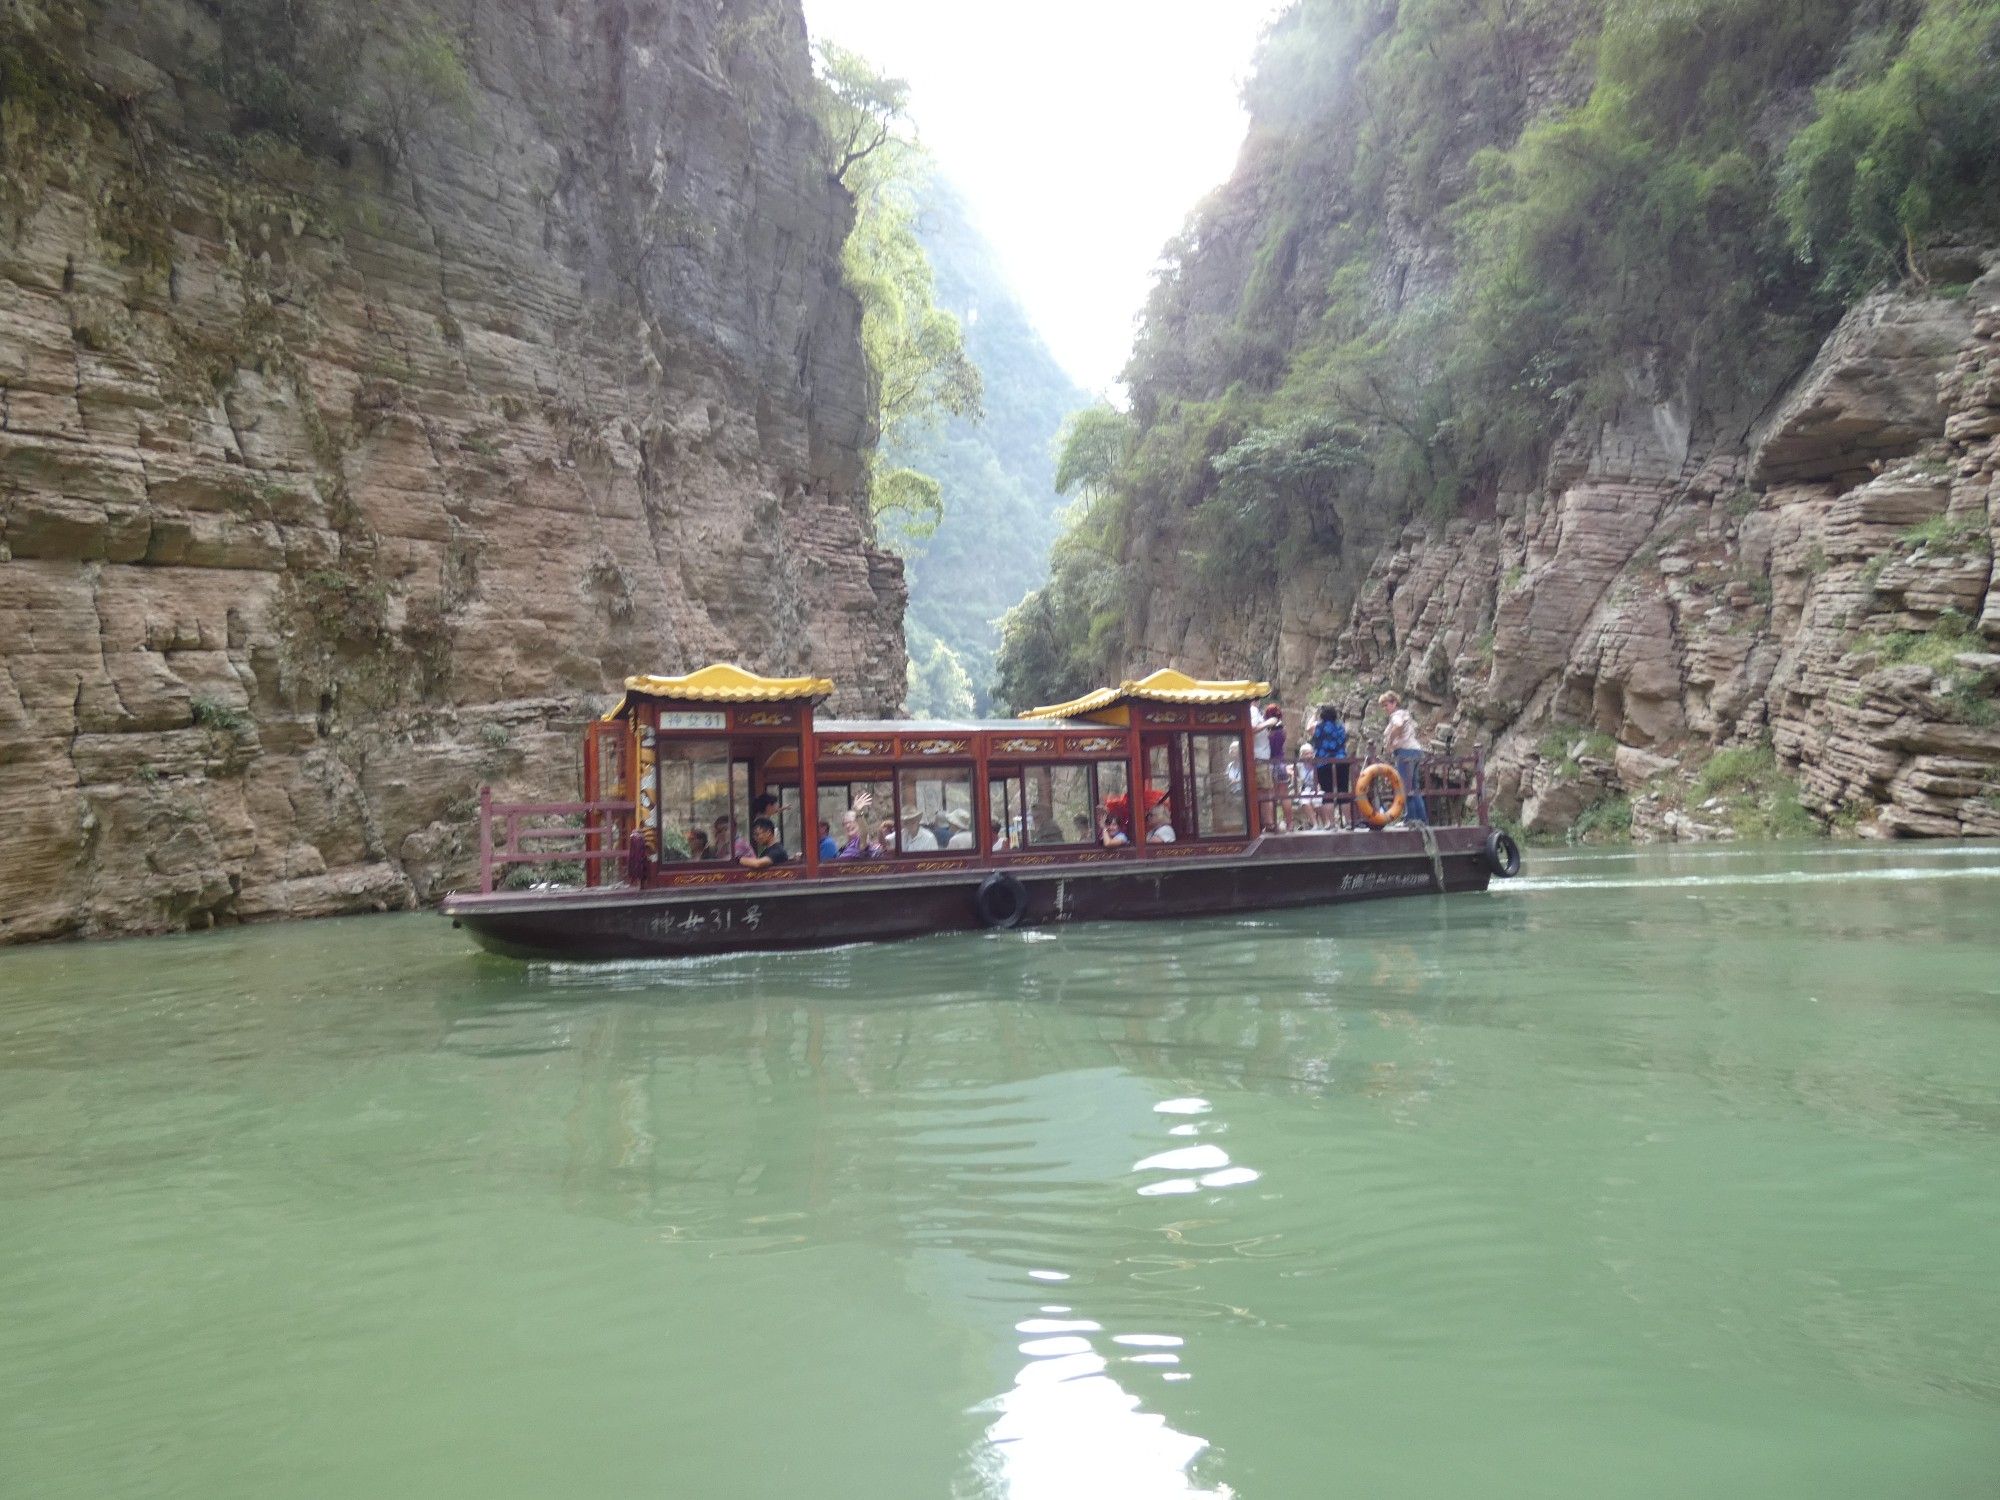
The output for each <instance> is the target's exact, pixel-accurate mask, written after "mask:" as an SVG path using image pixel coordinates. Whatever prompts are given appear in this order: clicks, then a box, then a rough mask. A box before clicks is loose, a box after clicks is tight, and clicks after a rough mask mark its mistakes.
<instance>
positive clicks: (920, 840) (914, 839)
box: [901, 807, 938, 854]
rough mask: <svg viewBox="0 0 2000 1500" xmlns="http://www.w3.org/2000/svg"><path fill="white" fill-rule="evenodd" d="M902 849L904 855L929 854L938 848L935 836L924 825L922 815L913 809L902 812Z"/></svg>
mask: <svg viewBox="0 0 2000 1500" xmlns="http://www.w3.org/2000/svg"><path fill="white" fill-rule="evenodd" d="M901 842H902V849H903V852H904V853H905V854H929V853H931V852H933V851H934V850H936V848H937V846H938V841H937V835H936V834H934V833H932V832H931V831H930V829H929V827H928V826H926V824H925V823H924V815H923V814H922V813H921V812H920V811H918V810H917V809H916V808H914V807H910V808H905V809H904V810H903V837H902V840H901Z"/></svg>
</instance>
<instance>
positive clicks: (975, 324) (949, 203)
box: [818, 43, 1085, 717]
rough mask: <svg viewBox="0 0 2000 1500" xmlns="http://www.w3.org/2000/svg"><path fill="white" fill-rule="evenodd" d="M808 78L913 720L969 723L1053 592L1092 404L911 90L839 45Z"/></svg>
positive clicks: (827, 47)
mask: <svg viewBox="0 0 2000 1500" xmlns="http://www.w3.org/2000/svg"><path fill="white" fill-rule="evenodd" d="M818 62H819V69H818V71H819V76H820V86H821V98H820V113H821V118H822V123H823V124H824V125H825V127H826V134H827V142H828V151H829V158H828V168H829V170H830V171H832V172H833V173H834V175H836V176H837V177H839V178H840V179H841V181H842V182H843V183H845V184H846V186H847V187H848V189H849V191H851V192H852V193H853V194H854V198H855V223H854V229H853V232H852V233H851V234H850V235H849V237H848V241H847V246H846V255H845V261H846V269H847V276H848V281H849V284H850V285H851V286H853V287H854V289H855V290H856V292H857V293H859V294H860V296H861V299H862V305H863V309H864V318H863V324H862V336H863V341H864V343H865V345H866V348H867V352H868V360H869V367H870V371H871V373H872V375H873V376H874V379H875V387H876V394H877V398H878V402H879V408H878V420H877V427H878V430H879V433H880V439H879V442H878V444H877V446H876V449H875V454H874V458H873V462H872V467H871V475H870V480H871V490H872V495H873V506H874V511H875V514H876V517H877V521H878V524H879V525H880V528H881V532H882V536H883V538H884V540H885V541H886V542H887V543H888V544H889V545H891V546H893V547H894V548H895V549H896V550H897V551H898V552H900V553H902V554H903V556H904V557H905V559H906V560H907V563H908V567H909V578H910V613H909V618H908V637H909V658H910V662H909V698H908V702H907V707H908V710H909V711H910V712H911V713H912V714H916V715H920V716H940V717H952V716H964V715H969V714H971V713H973V712H975V711H979V710H983V709H984V708H985V706H986V701H987V693H988V687H989V681H990V678H991V674H992V662H993V653H994V648H995V646H996V644H997V634H996V621H997V620H998V619H999V617H1000V615H1001V613H1002V612H1003V611H1005V610H1006V609H1007V608H1008V606H1010V605H1011V604H1013V603H1015V602H1016V601H1017V600H1019V599H1020V598H1021V596H1022V595H1023V594H1025V593H1027V592H1028V591H1029V590H1030V589H1031V588H1033V587H1034V586H1035V585H1037V584H1038V583H1040V582H1041V581H1042V579H1043V577H1044V576H1046V567H1047V558H1048V552H1049V546H1050V544H1051V543H1052V542H1053V541H1054V539H1055V536H1056V531H1057V523H1056V514H1057V512H1058V511H1059V509H1060V502H1059V501H1058V500H1057V498H1056V494H1055V490H1054V488H1053V485H1052V481H1053V477H1054V476H1053V469H1054V457H1053V453H1052V447H1053V443H1054V440H1055V436H1056V432H1057V429H1058V427H1059V426H1060V425H1061V423H1062V420H1063V418H1064V416H1066V415H1067V414H1068V413H1069V412H1071V411H1073V410H1075V409H1076V408H1077V407H1079V406H1081V405H1083V404H1084V401H1085V397H1084V395H1083V393H1082V392H1081V391H1080V390H1078V389H1077V388H1076V386H1075V385H1074V383H1073V382H1071V381H1070V380H1069V378H1068V377H1067V376H1065V375H1064V374H1063V372H1062V370H1061V369H1060V368H1059V367H1058V366H1057V364H1056V362H1055V360H1054V358H1053V357H1052V356H1051V355H1050V354H1049V352H1048V350H1047V349H1046V348H1045V347H1044V346H1043V344H1042V342H1041V339H1040V338H1039V336H1037V335H1036V333H1035V331H1034V329H1033V327H1032V325H1031V324H1030V323H1029V322H1028V319H1027V315H1026V314H1025V313H1024V312H1023V311H1022V309H1021V307H1020V305H1019V304H1018V303H1017V302H1016V301H1015V300H1014V297H1013V294H1012V293H1011V292H1010V291H1009V290H1008V287H1007V284H1006V278H1005V276H1004V274H1003V273H1002V271H1001V269H1000V267H999V265H998V263H997V261H996V260H995V258H994V255H993V252H992V250H991V248H990V247H989V246H988V245H987V244H986V242H985V240H984V239H983V238H982V237H981V235H980V234H979V232H978V230H977V229H976V228H975V227H974V226H973V224H972V221H971V218H970V215H969V212H968V210H967V208H966V206H965V204H964V203H963V201H962V200H961V199H960V198H959V197H958V195H957V194H956V193H955V192H954V191H953V190H952V189H951V187H950V186H949V185H948V184H947V183H946V182H945V181H944V180H943V179H942V178H941V177H940V176H938V175H937V174H936V173H935V172H934V171H933V169H932V166H931V163H930V161H929V159H928V158H927V157H926V155H925V153H924V152H923V150H922V148H921V146H920V145H919V144H918V143H917V141H916V139H915V136H914V134H913V132H912V130H911V128H910V124H909V120H908V113H907V109H908V89H907V87H906V85H905V84H904V83H903V82H902V81H901V80H899V79H895V78H890V77H886V76H884V75H883V74H881V73H880V72H878V71H877V70H876V69H874V68H873V67H872V66H870V65H869V64H868V63H867V62H866V61H865V60H864V59H862V58H860V57H857V56H856V55H855V54H854V53H852V52H849V51H847V50H846V49H845V48H842V47H840V46H838V45H836V44H832V43H821V44H820V46H819V48H818Z"/></svg>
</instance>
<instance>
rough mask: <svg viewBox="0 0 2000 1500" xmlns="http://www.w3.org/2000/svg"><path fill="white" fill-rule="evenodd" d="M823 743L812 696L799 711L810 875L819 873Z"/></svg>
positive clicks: (802, 800) (801, 799)
mask: <svg viewBox="0 0 2000 1500" xmlns="http://www.w3.org/2000/svg"><path fill="white" fill-rule="evenodd" d="M818 761H819V746H818V744H817V743H816V742H815V739H814V735H813V706H812V700H811V699H807V700H806V703H805V705H804V707H803V708H802V709H801V710H800V712H799V803H800V807H799V822H800V824H801V827H800V829H799V837H800V838H802V839H804V840H805V845H806V847H805V850H804V853H805V857H806V879H808V880H810V879H812V877H813V876H815V875H817V874H819V764H818Z"/></svg>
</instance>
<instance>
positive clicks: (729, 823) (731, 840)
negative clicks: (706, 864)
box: [708, 813, 757, 859]
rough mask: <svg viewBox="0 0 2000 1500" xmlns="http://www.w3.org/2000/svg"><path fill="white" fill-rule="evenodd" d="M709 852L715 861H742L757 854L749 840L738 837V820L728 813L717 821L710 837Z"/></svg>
mask: <svg viewBox="0 0 2000 1500" xmlns="http://www.w3.org/2000/svg"><path fill="white" fill-rule="evenodd" d="M708 850H709V855H710V857H711V858H714V859H742V858H743V857H744V856H745V855H749V854H754V853H756V852H757V851H756V850H754V849H752V848H751V847H750V841H749V840H748V839H740V838H738V837H737V836H736V820H735V819H734V818H732V817H730V816H729V814H727V813H724V814H723V815H722V816H721V817H719V818H717V819H716V820H715V823H714V825H713V827H712V830H711V832H710V833H709V836H708Z"/></svg>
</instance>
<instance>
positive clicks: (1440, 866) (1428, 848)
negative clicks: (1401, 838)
mask: <svg viewBox="0 0 2000 1500" xmlns="http://www.w3.org/2000/svg"><path fill="white" fill-rule="evenodd" d="M1417 831H1418V832H1419V833H1421V834H1423V836H1424V853H1426V854H1428V855H1429V856H1430V857H1431V878H1432V879H1433V880H1435V881H1436V882H1437V887H1438V894H1439V895H1440V896H1442V895H1443V894H1444V856H1443V855H1441V854H1439V853H1438V837H1437V834H1436V833H1435V832H1433V831H1432V829H1431V825H1430V824H1428V823H1419V824H1418V825H1417Z"/></svg>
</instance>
